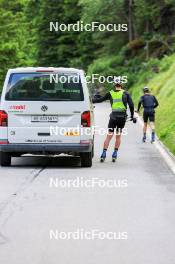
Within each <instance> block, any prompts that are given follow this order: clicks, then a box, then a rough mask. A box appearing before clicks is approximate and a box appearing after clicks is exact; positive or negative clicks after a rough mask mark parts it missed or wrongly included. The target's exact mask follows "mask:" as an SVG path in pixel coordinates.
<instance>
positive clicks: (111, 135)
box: [103, 131, 114, 150]
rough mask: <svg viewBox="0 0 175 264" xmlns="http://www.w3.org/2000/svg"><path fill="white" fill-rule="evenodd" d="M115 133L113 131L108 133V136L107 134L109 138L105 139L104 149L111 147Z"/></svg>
mask: <svg viewBox="0 0 175 264" xmlns="http://www.w3.org/2000/svg"><path fill="white" fill-rule="evenodd" d="M113 134H114V133H113V132H112V131H109V132H108V134H107V136H106V139H105V141H104V145H103V149H106V150H107V149H108V147H109V143H110V141H111V139H112V137H113Z"/></svg>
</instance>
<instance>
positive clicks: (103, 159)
mask: <svg viewBox="0 0 175 264" xmlns="http://www.w3.org/2000/svg"><path fill="white" fill-rule="evenodd" d="M105 159H106V150H103V153H102V154H101V157H100V162H104V161H105Z"/></svg>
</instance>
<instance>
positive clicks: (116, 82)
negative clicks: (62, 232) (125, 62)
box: [114, 78, 122, 87]
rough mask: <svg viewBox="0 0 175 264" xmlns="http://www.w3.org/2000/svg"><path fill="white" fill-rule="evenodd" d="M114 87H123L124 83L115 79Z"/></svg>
mask: <svg viewBox="0 0 175 264" xmlns="http://www.w3.org/2000/svg"><path fill="white" fill-rule="evenodd" d="M114 86H115V87H116V86H117V87H122V82H121V81H120V79H119V78H115V79H114Z"/></svg>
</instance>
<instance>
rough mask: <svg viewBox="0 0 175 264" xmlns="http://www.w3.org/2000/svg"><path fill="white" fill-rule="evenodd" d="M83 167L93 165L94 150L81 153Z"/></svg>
mask: <svg viewBox="0 0 175 264" xmlns="http://www.w3.org/2000/svg"><path fill="white" fill-rule="evenodd" d="M80 157H81V167H92V152H84V153H81V155H80Z"/></svg>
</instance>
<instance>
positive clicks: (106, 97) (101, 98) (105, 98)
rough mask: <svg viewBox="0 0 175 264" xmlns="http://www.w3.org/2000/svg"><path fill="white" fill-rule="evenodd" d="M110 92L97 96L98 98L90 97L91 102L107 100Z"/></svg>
mask: <svg viewBox="0 0 175 264" xmlns="http://www.w3.org/2000/svg"><path fill="white" fill-rule="evenodd" d="M110 96H111V95H110V93H106V94H105V95H104V96H102V97H100V98H98V99H94V98H93V99H92V102H93V103H102V102H104V101H106V100H109V99H110Z"/></svg>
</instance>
